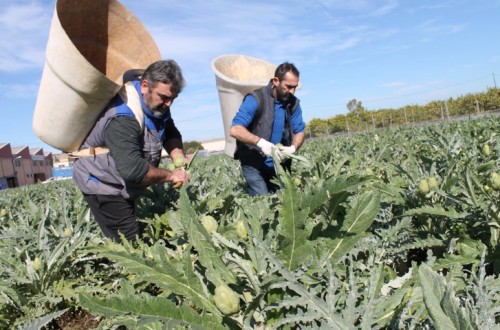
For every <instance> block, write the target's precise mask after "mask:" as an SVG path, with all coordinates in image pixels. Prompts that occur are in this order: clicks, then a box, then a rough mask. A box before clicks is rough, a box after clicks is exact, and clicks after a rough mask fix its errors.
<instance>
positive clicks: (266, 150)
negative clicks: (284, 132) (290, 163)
mask: <svg viewBox="0 0 500 330" xmlns="http://www.w3.org/2000/svg"><path fill="white" fill-rule="evenodd" d="M257 147H259V148H260V150H262V153H263V154H264V155H266V156H267V157H271V156H272V155H273V149H275V150H276V146H275V145H274V144H272V143H271V142H269V141H267V140H266V139H262V138H261V139H260V140H259V142H257Z"/></svg>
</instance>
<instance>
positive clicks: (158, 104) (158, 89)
mask: <svg viewBox="0 0 500 330" xmlns="http://www.w3.org/2000/svg"><path fill="white" fill-rule="evenodd" d="M141 92H142V96H143V98H144V103H146V106H147V107H148V109H149V110H151V112H152V113H153V114H154V115H155V116H162V115H163V114H164V113H165V111H167V110H168V109H169V108H170V106H171V105H172V103H173V102H174V99H175V98H176V97H177V95H174V94H173V93H172V92H171V91H170V84H164V83H161V82H158V83H156V84H155V85H154V86H150V85H148V82H147V81H146V80H143V81H142V82H141Z"/></svg>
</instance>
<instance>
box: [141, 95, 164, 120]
mask: <svg viewBox="0 0 500 330" xmlns="http://www.w3.org/2000/svg"><path fill="white" fill-rule="evenodd" d="M144 103H146V106H147V107H148V109H149V110H150V111H151V112H152V113H153V115H155V116H157V117H161V116H163V114H164V113H165V112H166V111H168V110H169V107H168V106H166V105H165V104H163V103H160V104H158V105H153V104H152V103H153V100H151V94H150V93H147V94H146V95H144Z"/></svg>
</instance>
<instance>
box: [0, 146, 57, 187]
mask: <svg viewBox="0 0 500 330" xmlns="http://www.w3.org/2000/svg"><path fill="white" fill-rule="evenodd" d="M52 164H53V162H52V153H51V152H44V151H43V149H42V148H34V149H30V148H29V147H28V146H19V147H11V146H10V143H0V189H5V188H14V187H20V186H24V185H29V184H34V183H39V182H43V181H45V180H47V179H48V178H50V177H51V176H52Z"/></svg>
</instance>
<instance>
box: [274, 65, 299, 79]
mask: <svg viewBox="0 0 500 330" xmlns="http://www.w3.org/2000/svg"><path fill="white" fill-rule="evenodd" d="M287 72H291V73H293V74H294V75H295V76H297V78H299V75H300V73H299V70H297V68H296V67H295V65H293V64H292V63H289V62H285V63H281V64H280V65H278V67H277V68H276V71H274V76H275V77H276V78H278V79H279V81H282V80H283V78H284V77H285V74H286V73H287Z"/></svg>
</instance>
